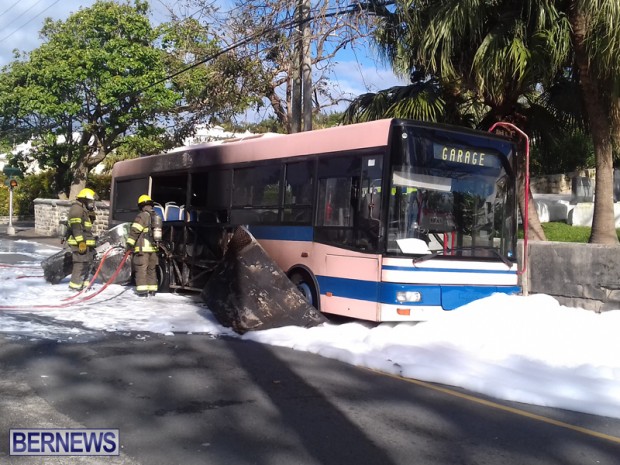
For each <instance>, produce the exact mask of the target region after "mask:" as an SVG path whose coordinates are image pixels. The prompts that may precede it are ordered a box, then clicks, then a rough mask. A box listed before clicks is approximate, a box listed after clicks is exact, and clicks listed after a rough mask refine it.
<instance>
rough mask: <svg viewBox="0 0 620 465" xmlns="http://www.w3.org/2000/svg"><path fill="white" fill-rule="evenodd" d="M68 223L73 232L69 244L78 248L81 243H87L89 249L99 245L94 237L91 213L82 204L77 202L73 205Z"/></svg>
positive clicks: (68, 240)
mask: <svg viewBox="0 0 620 465" xmlns="http://www.w3.org/2000/svg"><path fill="white" fill-rule="evenodd" d="M67 223H68V226H69V229H70V230H71V235H70V236H69V238H68V239H67V244H69V245H73V246H76V245H78V243H79V242H86V245H87V246H89V247H95V246H96V245H97V244H96V243H95V236H94V235H93V222H92V220H91V219H90V212H89V211H88V209H87V208H86V207H85V206H84V205H83V204H82V202H79V201H76V202H74V203H73V205H71V208H69V219H68V220H67Z"/></svg>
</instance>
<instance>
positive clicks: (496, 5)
mask: <svg viewBox="0 0 620 465" xmlns="http://www.w3.org/2000/svg"><path fill="white" fill-rule="evenodd" d="M374 4H375V8H374V11H375V12H376V13H377V14H379V15H380V16H381V18H382V19H383V22H382V25H381V27H380V28H379V29H378V31H377V41H378V44H379V46H380V47H381V49H382V50H383V51H384V53H385V55H386V57H387V59H388V60H389V61H390V62H391V63H392V66H393V68H394V69H395V70H396V71H397V72H399V73H401V74H405V73H406V74H409V75H411V76H413V77H414V82H413V84H412V86H410V88H411V89H412V90H414V92H411V93H405V92H401V94H402V95H406V98H405V99H402V100H400V99H399V100H394V101H392V102H390V103H391V104H390V107H389V110H390V113H392V114H400V115H409V117H414V118H418V119H426V120H435V121H437V120H441V121H444V122H451V123H457V124H462V123H466V122H468V121H476V122H477V125H478V126H479V127H481V128H489V127H490V126H491V125H492V124H493V123H494V122H496V121H500V120H501V121H509V122H512V123H514V124H516V125H517V126H519V127H520V128H521V129H523V130H524V131H525V132H526V133H529V134H530V135H531V136H532V138H537V139H540V138H541V137H544V136H547V131H542V130H541V129H542V126H540V121H542V120H543V119H545V120H547V121H546V124H545V125H544V127H545V128H549V127H553V126H554V125H553V124H547V122H548V121H552V122H553V121H555V120H556V118H555V116H554V115H553V114H552V113H551V112H549V111H548V110H547V109H546V108H545V107H544V106H543V105H541V104H540V102H539V100H538V95H539V94H540V91H539V86H541V85H543V86H548V85H550V84H551V83H552V82H553V78H554V77H555V76H556V75H557V74H558V72H559V71H560V70H561V69H562V67H563V66H565V64H566V62H567V57H568V54H569V50H570V25H569V22H568V18H567V17H566V15H565V14H564V13H563V12H562V11H561V10H558V9H557V8H556V7H555V5H554V4H553V2H548V1H542V0H541V1H538V0H525V1H522V0H500V1H467V2H463V1H459V0H423V1H411V0H397V1H396V2H395V7H394V9H390V10H388V9H387V8H385V7H382V6H381V5H379V6H377V3H376V2H374ZM428 82H435V83H436V85H435V86H434V89H435V94H434V95H438V96H439V97H440V98H439V99H435V100H433V103H434V104H435V105H436V108H433V107H430V106H429V105H428V104H427V102H428V98H425V99H420V98H419V96H418V92H417V91H416V89H420V90H422V91H423V92H424V93H425V94H426V95H433V94H429V91H428V89H429V87H428V85H422V84H426V83H428ZM425 94H421V95H425ZM416 99H417V100H416ZM420 101H421V102H422V103H423V104H424V105H423V106H422V107H420V105H419V103H420ZM416 108H417V110H416ZM420 108H422V109H424V110H425V111H420ZM429 109H432V110H433V111H428V110H429ZM459 115H460V116H459ZM533 115H536V117H537V120H538V121H539V123H538V124H539V126H536V125H533V124H531V123H532V117H533ZM527 195H531V194H529V193H527ZM520 199H521V200H520V206H521V211H522V212H523V214H525V215H527V216H528V219H529V224H530V233H531V235H532V237H533V238H537V239H544V232H543V230H542V227H541V226H540V222H539V220H538V215H537V214H536V210H535V208H534V203H533V202H530V209H529V211H528V212H525V209H524V207H525V201H524V199H525V193H523V194H522V195H521V196H520Z"/></svg>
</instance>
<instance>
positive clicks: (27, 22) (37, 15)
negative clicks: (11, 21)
mask: <svg viewBox="0 0 620 465" xmlns="http://www.w3.org/2000/svg"><path fill="white" fill-rule="evenodd" d="M59 1H60V0H56V1H55V2H54V3H52V4H51V5H50V6H48V7H47V8H45V9H44V10H42V11H40V12H39V13H37V14H36V15H34V16H33V17H32V18H30V19H29V20H28V21H26V22H25V23H24V24H22V25H21V26H19V27H18V28H17V29H15V30H14V31H13V32H11V33H10V34H9V35H7V36H4V37H3V38H2V39H0V42H3V41H5V40H6V39H8V38H9V37H11V36H12V35H13V34H15V33H16V32H18V31H19V30H20V29H22V28H23V27H24V26H26V25H28V24H30V23H31V22H32V21H34V20H35V19H37V18H38V17H39V16H41V15H42V14H43V13H45V12H46V11H47V10H49V9H50V8H51V7H53V6H54V5H56V4H57V3H58V2H59ZM39 3H41V0H39V1H38V2H37V3H35V4H34V5H32V6H31V7H30V8H28V9H27V10H26V11H24V12H23V13H22V14H20V15H19V16H17V18H21V17H22V16H24V14H26V13H27V12H29V11H30V10H32V9H33V8H34V7H35V6H37V5H38V4H39ZM17 18H15V19H17Z"/></svg>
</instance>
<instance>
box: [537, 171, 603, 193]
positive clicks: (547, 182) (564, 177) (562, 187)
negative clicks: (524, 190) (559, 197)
mask: <svg viewBox="0 0 620 465" xmlns="http://www.w3.org/2000/svg"><path fill="white" fill-rule="evenodd" d="M576 178H587V179H589V180H590V185H591V188H592V190H594V184H595V181H596V170H594V169H588V170H581V171H575V172H573V173H566V174H549V175H546V176H535V177H531V178H530V188H531V189H532V192H534V193H537V194H574V192H573V190H574V187H575V186H574V181H573V180H574V179H576Z"/></svg>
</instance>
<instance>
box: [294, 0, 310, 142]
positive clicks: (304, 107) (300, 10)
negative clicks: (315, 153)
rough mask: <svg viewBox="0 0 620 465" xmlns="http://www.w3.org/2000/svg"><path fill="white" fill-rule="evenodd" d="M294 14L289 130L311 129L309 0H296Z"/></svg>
mask: <svg viewBox="0 0 620 465" xmlns="http://www.w3.org/2000/svg"><path fill="white" fill-rule="evenodd" d="M296 10H297V11H296V13H295V16H296V18H297V22H298V27H297V28H296V30H295V55H296V61H297V63H296V66H293V76H292V94H291V105H292V108H291V132H301V131H310V130H312V57H311V55H310V42H311V38H312V37H311V30H310V0H297V6H296Z"/></svg>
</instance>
